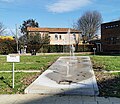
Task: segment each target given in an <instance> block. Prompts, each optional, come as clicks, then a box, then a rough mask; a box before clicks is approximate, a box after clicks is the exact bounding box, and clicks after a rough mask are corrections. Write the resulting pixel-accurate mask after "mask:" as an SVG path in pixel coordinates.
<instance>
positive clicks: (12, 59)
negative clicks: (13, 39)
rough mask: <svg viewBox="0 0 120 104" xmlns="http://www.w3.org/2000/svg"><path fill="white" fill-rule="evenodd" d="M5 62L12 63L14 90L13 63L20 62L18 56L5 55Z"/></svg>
mask: <svg viewBox="0 0 120 104" xmlns="http://www.w3.org/2000/svg"><path fill="white" fill-rule="evenodd" d="M7 62H12V63H13V67H12V75H13V78H12V80H13V86H12V87H13V88H14V83H15V74H14V68H15V65H14V63H15V62H20V56H13V55H11V56H10V55H7Z"/></svg>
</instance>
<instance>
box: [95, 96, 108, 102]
mask: <svg viewBox="0 0 120 104" xmlns="http://www.w3.org/2000/svg"><path fill="white" fill-rule="evenodd" d="M95 100H96V101H104V102H110V99H109V98H105V97H95Z"/></svg>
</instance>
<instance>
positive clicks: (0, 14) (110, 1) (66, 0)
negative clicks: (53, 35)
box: [0, 0, 120, 29]
mask: <svg viewBox="0 0 120 104" xmlns="http://www.w3.org/2000/svg"><path fill="white" fill-rule="evenodd" d="M88 10H97V11H99V12H100V13H101V14H102V17H103V22H109V21H112V20H114V19H118V18H119V17H120V0H0V22H2V23H3V24H4V25H5V27H7V28H8V29H14V28H15V24H17V25H18V26H19V25H20V24H22V23H23V21H24V20H27V19H36V21H37V22H38V23H39V25H40V27H68V28H69V27H72V24H73V23H74V22H75V21H77V19H78V18H79V17H80V16H81V15H82V14H83V13H84V12H85V11H88Z"/></svg>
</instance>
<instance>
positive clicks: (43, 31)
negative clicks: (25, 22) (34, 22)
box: [27, 27, 82, 45]
mask: <svg viewBox="0 0 120 104" xmlns="http://www.w3.org/2000/svg"><path fill="white" fill-rule="evenodd" d="M27 32H28V34H29V35H33V34H35V33H40V35H41V36H44V35H48V36H49V37H50V45H70V44H71V45H72V44H76V42H78V43H79V44H82V41H80V40H81V37H80V36H81V32H80V31H78V30H75V29H70V28H33V27H28V28H27Z"/></svg>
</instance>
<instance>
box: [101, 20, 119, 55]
mask: <svg viewBox="0 0 120 104" xmlns="http://www.w3.org/2000/svg"><path fill="white" fill-rule="evenodd" d="M101 41H102V51H103V52H117V53H120V20H119V21H112V22H108V23H103V24H102V25H101Z"/></svg>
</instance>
